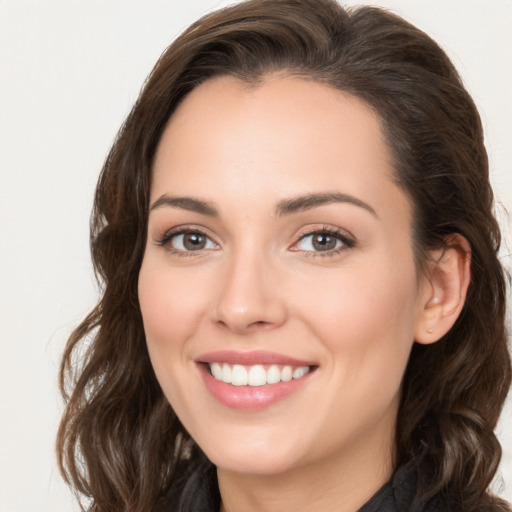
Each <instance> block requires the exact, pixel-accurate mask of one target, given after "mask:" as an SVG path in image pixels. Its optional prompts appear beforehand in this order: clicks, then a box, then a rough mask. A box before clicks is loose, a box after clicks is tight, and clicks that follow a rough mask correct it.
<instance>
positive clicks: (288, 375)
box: [281, 366, 293, 382]
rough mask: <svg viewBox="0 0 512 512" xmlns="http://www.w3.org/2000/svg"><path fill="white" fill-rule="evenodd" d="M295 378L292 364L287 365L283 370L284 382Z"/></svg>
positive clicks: (282, 378)
mask: <svg viewBox="0 0 512 512" xmlns="http://www.w3.org/2000/svg"><path fill="white" fill-rule="evenodd" d="M292 379H293V370H292V367H291V366H285V367H284V368H283V369H282V370H281V380H282V381H283V382H288V381H289V380H292Z"/></svg>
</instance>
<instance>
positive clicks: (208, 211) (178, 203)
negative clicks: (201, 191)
mask: <svg viewBox="0 0 512 512" xmlns="http://www.w3.org/2000/svg"><path fill="white" fill-rule="evenodd" d="M162 206H171V207H173V208H181V209H182V210H188V211H191V212H197V213H200V214H202V215H208V216H209V217H218V216H219V212H218V211H217V209H216V208H215V206H213V205H212V204H211V203H208V202H207V201H201V200H200V199H194V198H192V197H171V196H168V195H167V194H164V195H162V196H160V197H159V198H158V199H157V200H156V201H155V202H154V203H153V204H152V205H151V207H150V209H149V211H153V210H156V209H157V208H161V207H162Z"/></svg>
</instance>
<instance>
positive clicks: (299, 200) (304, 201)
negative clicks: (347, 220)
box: [275, 192, 379, 219]
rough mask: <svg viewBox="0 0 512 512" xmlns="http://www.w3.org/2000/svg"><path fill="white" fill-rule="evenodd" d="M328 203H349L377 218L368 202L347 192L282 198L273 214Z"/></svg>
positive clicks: (309, 208)
mask: <svg viewBox="0 0 512 512" xmlns="http://www.w3.org/2000/svg"><path fill="white" fill-rule="evenodd" d="M329 203H349V204H352V205H354V206H358V207H359V208H363V209H364V210H367V211H368V212H370V213H371V214H372V215H373V216H374V217H376V218H377V219H378V218H379V216H378V215H377V212H376V211H375V210H374V209H373V208H372V207H371V206H370V205H369V204H368V203H365V202H364V201H361V199H358V198H357V197H354V196H351V195H349V194H341V193H339V192H326V193H320V194H307V195H304V196H299V197H295V198H291V199H284V200H283V201H280V202H279V203H278V204H277V206H276V209H275V215H277V216H278V217H279V216H283V215H290V214H292V213H296V212H302V211H305V210H311V209H313V208H317V207H319V206H323V205H325V204H329Z"/></svg>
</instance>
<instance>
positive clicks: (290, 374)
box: [209, 363, 310, 386]
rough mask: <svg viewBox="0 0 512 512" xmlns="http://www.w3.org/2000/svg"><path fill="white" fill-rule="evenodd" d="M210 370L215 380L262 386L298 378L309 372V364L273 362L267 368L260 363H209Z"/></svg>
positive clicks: (234, 384) (239, 384)
mask: <svg viewBox="0 0 512 512" xmlns="http://www.w3.org/2000/svg"><path fill="white" fill-rule="evenodd" d="M209 367H210V372H211V374H212V376H213V377H214V378H215V379H216V380H220V381H222V382H225V383H226V384H232V385H233V386H247V385H248V386H264V385H265V384H277V383H279V382H289V381H290V380H292V379H300V378H301V377H304V375H307V374H308V373H309V372H310V367H309V366H299V367H296V368H293V367H292V366H289V365H287V366H281V367H279V366H277V365H275V364H273V365H271V366H269V367H268V368H267V369H265V367H264V366H263V365H261V364H256V365H253V366H242V365H241V364H235V365H233V366H231V365H229V364H226V363H210V364H209Z"/></svg>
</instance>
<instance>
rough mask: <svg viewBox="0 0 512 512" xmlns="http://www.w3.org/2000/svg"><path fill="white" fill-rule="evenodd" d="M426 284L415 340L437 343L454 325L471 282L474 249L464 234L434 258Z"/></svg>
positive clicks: (457, 235) (452, 237) (422, 342)
mask: <svg viewBox="0 0 512 512" xmlns="http://www.w3.org/2000/svg"><path fill="white" fill-rule="evenodd" d="M432 256H433V260H432V263H431V268H430V271H429V275H428V277H427V279H426V282H425V285H424V286H425V293H424V296H423V299H422V300H423V304H422V305H421V307H422V309H421V311H420V315H419V319H418V322H417V324H416V332H415V341H417V342H418V343H421V344H430V343H435V342H436V341H438V340H439V339H440V338H442V337H443V336H444V335H445V334H446V333H447V332H448V331H449V330H450V329H451V328H452V326H453V325H454V323H455V321H456V320H457V318H458V317H459V315H460V312H461V311H462V308H463V307H464V303H465V300H466V294H467V290H468V286H469V282H470V279H471V269H470V262H471V247H470V245H469V242H468V241H467V240H466V238H464V237H463V236H462V235H459V234H454V235H450V236H449V237H447V239H446V245H445V247H444V248H443V249H442V250H439V251H436V252H435V253H434V254H433V255H432Z"/></svg>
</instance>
